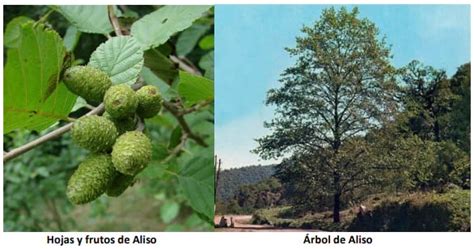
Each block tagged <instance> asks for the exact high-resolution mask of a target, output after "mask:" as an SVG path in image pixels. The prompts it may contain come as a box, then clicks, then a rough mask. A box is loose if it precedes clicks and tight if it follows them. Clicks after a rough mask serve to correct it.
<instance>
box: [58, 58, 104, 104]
mask: <svg viewBox="0 0 474 249" xmlns="http://www.w3.org/2000/svg"><path fill="white" fill-rule="evenodd" d="M63 81H64V84H65V85H66V87H67V88H68V89H69V90H70V91H71V92H73V93H74V94H77V95H79V96H81V97H83V98H84V99H85V100H87V101H89V102H91V103H93V104H98V103H100V102H102V100H103V98H104V94H105V92H106V91H107V89H109V88H110V86H112V81H110V78H109V76H108V75H107V74H106V73H104V72H102V71H101V70H99V69H97V68H94V67H91V66H74V67H71V68H68V69H67V70H66V71H65V72H64V76H63Z"/></svg>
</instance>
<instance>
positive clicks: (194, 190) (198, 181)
mask: <svg viewBox="0 0 474 249" xmlns="http://www.w3.org/2000/svg"><path fill="white" fill-rule="evenodd" d="M178 180H179V184H180V186H181V188H182V189H183V192H184V195H185V196H186V198H187V200H188V201H189V204H190V206H191V207H192V208H193V209H194V210H196V211H197V212H199V213H201V214H203V215H204V216H206V217H207V218H208V219H212V217H213V215H214V166H213V162H212V156H211V157H210V158H209V157H207V158H203V157H197V158H196V159H195V160H190V161H189V163H188V164H187V165H186V167H185V168H184V169H183V170H181V172H179V174H178Z"/></svg>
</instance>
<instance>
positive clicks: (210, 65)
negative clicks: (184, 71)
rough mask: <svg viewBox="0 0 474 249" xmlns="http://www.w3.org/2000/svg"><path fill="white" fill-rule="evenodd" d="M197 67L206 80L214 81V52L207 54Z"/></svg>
mask: <svg viewBox="0 0 474 249" xmlns="http://www.w3.org/2000/svg"><path fill="white" fill-rule="evenodd" d="M199 67H200V68H202V69H204V71H205V72H206V73H205V74H204V76H205V77H206V78H209V79H211V80H214V51H211V52H209V53H207V54H206V55H204V56H203V57H202V58H201V60H199Z"/></svg>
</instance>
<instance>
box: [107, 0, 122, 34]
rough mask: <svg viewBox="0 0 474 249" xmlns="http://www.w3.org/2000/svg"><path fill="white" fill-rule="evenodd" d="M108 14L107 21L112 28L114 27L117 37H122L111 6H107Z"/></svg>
mask: <svg viewBox="0 0 474 249" xmlns="http://www.w3.org/2000/svg"><path fill="white" fill-rule="evenodd" d="M107 8H108V12H109V20H110V23H111V24H112V26H113V27H114V31H115V34H116V35H117V36H122V35H123V33H122V28H121V27H120V24H119V21H118V19H117V16H116V15H115V10H114V6H113V5H108V6H107Z"/></svg>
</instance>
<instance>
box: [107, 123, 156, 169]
mask: <svg viewBox="0 0 474 249" xmlns="http://www.w3.org/2000/svg"><path fill="white" fill-rule="evenodd" d="M151 154H152V146H151V142H150V139H149V138H148V137H147V136H145V135H144V134H143V133H142V132H139V131H129V132H125V133H124V134H122V135H121V136H119V137H118V138H117V141H116V142H115V144H114V146H113V149H112V162H113V164H114V167H115V169H116V170H117V171H119V172H120V173H122V174H125V175H132V176H133V175H136V174H137V173H138V172H140V171H141V170H142V169H144V168H145V167H146V166H147V164H148V163H149V162H150V160H151Z"/></svg>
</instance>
